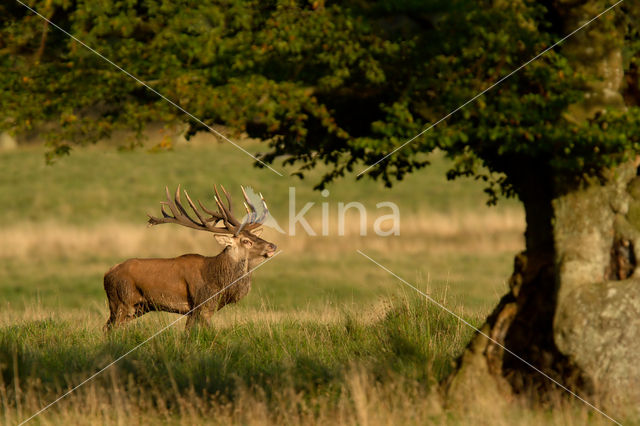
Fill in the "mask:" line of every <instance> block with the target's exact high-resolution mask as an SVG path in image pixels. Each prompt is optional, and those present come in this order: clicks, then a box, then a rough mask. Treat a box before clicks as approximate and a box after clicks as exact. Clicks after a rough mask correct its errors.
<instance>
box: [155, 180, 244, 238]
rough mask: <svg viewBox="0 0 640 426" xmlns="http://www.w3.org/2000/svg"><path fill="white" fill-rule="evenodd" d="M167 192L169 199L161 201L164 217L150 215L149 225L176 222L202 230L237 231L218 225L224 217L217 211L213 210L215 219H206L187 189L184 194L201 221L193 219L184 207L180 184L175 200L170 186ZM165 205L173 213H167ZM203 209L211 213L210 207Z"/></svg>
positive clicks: (226, 232) (215, 231)
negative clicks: (172, 197)
mask: <svg viewBox="0 0 640 426" xmlns="http://www.w3.org/2000/svg"><path fill="white" fill-rule="evenodd" d="M165 193H166V195H167V201H162V202H161V203H160V211H161V212H162V216H163V217H162V218H157V217H154V216H151V215H148V216H149V225H159V224H162V223H175V224H178V225H182V226H186V227H188V228H193V229H199V230H201V231H209V232H213V233H225V234H228V233H232V232H234V231H235V229H229V228H228V227H226V228H218V227H216V226H215V224H216V223H217V222H218V220H220V219H223V218H221V217H220V215H219V214H217V213H214V212H211V213H213V214H212V218H213V219H209V220H207V219H205V218H204V215H203V214H202V213H201V212H200V211H199V210H198V208H197V207H196V205H195V204H194V202H193V200H191V197H189V193H188V192H187V191H184V195H185V196H186V197H187V201H188V203H189V206H190V207H191V209H192V210H193V212H194V213H195V215H196V216H197V218H198V220H199V222H198V221H196V220H195V219H193V218H192V217H191V216H190V215H189V213H188V212H187V210H186V209H185V208H184V206H183V205H182V201H181V200H180V185H178V188H177V189H176V193H175V195H174V199H173V200H172V199H171V194H170V192H169V188H168V187H165ZM199 203H200V202H199ZM165 206H167V207H169V210H170V211H171V214H169V213H167V211H166V210H165V209H164V207H165ZM200 206H201V207H202V203H200ZM203 210H205V211H206V212H207V213H210V211H209V210H208V209H205V208H203ZM211 222H214V223H211Z"/></svg>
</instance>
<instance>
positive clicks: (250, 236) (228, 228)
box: [148, 185, 276, 268]
mask: <svg viewBox="0 0 640 426" xmlns="http://www.w3.org/2000/svg"><path fill="white" fill-rule="evenodd" d="M220 187H221V188H222V192H223V193H224V195H225V197H226V199H227V205H226V206H225V205H224V203H223V202H222V199H221V197H220V194H219V193H218V188H217V187H216V186H215V185H214V187H213V189H214V192H215V196H214V199H215V201H216V205H217V206H218V211H212V210H209V209H208V208H206V207H205V206H204V205H203V204H202V203H201V202H200V201H199V200H198V205H199V206H200V208H201V209H202V211H200V210H198V208H197V207H196V205H195V204H194V203H193V201H192V200H191V198H190V197H189V194H188V193H187V191H184V195H185V197H186V198H187V202H188V203H189V206H190V207H191V210H193V213H194V214H195V216H196V217H195V218H192V217H191V216H190V215H189V213H187V210H186V209H185V208H184V207H183V205H182V201H181V200H180V185H178V188H177V189H176V193H175V196H174V199H173V200H172V199H171V195H170V193H169V188H167V187H165V191H166V194H167V201H165V202H162V203H160V204H161V207H160V210H161V211H162V218H157V217H153V216H151V215H148V216H149V225H159V224H162V223H175V224H178V225H182V226H186V227H188V228H193V229H198V230H200V231H207V232H212V233H213V234H214V237H215V238H216V241H218V243H220V244H222V245H223V246H225V250H228V254H229V256H231V258H232V259H233V260H235V261H237V262H240V261H243V260H246V261H247V265H248V267H249V268H253V267H255V266H256V265H257V264H259V263H260V262H261V261H262V260H264V259H266V258H269V257H271V256H273V255H274V253H275V251H276V245H275V244H272V243H270V242H268V241H265V240H263V239H262V238H260V237H258V236H257V235H256V234H255V232H257V231H258V230H259V228H260V227H261V226H262V222H263V221H264V220H265V218H266V217H267V214H268V213H269V209H268V207H267V203H266V202H265V200H264V198H263V197H262V194H260V199H261V201H262V207H263V211H262V214H261V215H258V212H257V211H256V208H255V206H254V205H253V204H252V203H251V201H250V200H249V197H248V196H247V193H246V192H245V190H244V188H243V187H241V188H242V194H243V195H244V199H245V203H244V206H245V209H246V210H247V218H246V220H245V221H244V222H240V221H239V220H238V219H236V218H235V217H234V216H233V214H232V211H231V196H230V195H229V193H228V192H227V191H226V190H225V189H224V187H223V186H222V185H221V186H220ZM165 207H168V208H169V210H170V212H171V213H167V212H166V211H165ZM207 216H208V217H207Z"/></svg>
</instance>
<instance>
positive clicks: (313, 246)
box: [0, 210, 524, 260]
mask: <svg viewBox="0 0 640 426" xmlns="http://www.w3.org/2000/svg"><path fill="white" fill-rule="evenodd" d="M308 221H309V223H310V225H311V227H312V228H313V229H315V230H320V229H321V226H322V224H321V222H322V220H321V218H319V217H317V216H316V217H310V218H309V220H308ZM400 224H401V227H400V232H401V233H400V236H388V237H378V236H375V234H374V232H373V229H372V228H371V226H370V227H369V229H368V232H367V235H368V236H366V237H362V236H360V224H359V221H358V218H357V217H356V216H355V215H354V216H348V220H347V221H346V226H345V233H344V235H343V236H339V235H337V234H336V232H333V233H330V234H329V235H328V236H319V235H318V236H310V235H308V234H307V233H306V232H304V231H303V230H302V229H298V230H297V232H296V235H295V236H288V235H286V234H279V233H277V232H276V231H274V230H270V229H267V230H265V233H264V238H267V239H269V240H271V241H274V242H277V244H278V246H279V247H280V248H281V249H283V250H287V251H301V250H314V252H316V253H317V254H318V255H319V256H335V253H336V252H340V251H350V252H353V251H355V250H356V249H361V248H365V247H366V248H371V249H376V250H380V251H385V250H398V251H401V252H403V253H406V254H414V253H434V252H437V253H442V252H454V251H455V252H464V253H478V252H486V251H509V252H515V251H517V250H519V249H521V248H522V247H523V237H522V235H523V231H524V217H523V215H522V213H521V212H520V211H516V210H507V211H502V212H499V213H494V212H491V211H488V212H486V213H484V214H477V213H474V214H471V213H469V214H459V215H453V216H452V215H444V214H441V213H428V214H425V215H421V216H417V215H407V216H401V218H400ZM369 225H371V223H370V224H369ZM330 229H332V230H334V231H335V230H336V229H337V225H336V223H330ZM204 234H205V233H202V232H198V231H195V230H190V229H186V228H178V227H175V226H174V227H172V226H158V227H153V228H148V227H146V226H145V224H144V223H141V224H140V225H132V224H123V223H113V222H111V223H102V224H99V225H90V226H82V227H81V226H70V225H61V224H58V223H54V222H48V223H33V222H26V223H17V224H14V225H12V226H10V227H3V228H0V241H2V244H0V259H3V258H4V259H8V258H12V259H23V260H24V259H28V258H33V257H37V258H47V257H48V256H54V257H78V256H112V255H118V256H122V257H123V258H126V257H146V256H171V255H176V254H180V253H187V252H198V253H203V254H207V253H215V252H216V251H217V250H218V246H217V245H216V243H215V242H214V240H213V239H212V238H206V237H205V235H204ZM329 248H330V250H325V249H329Z"/></svg>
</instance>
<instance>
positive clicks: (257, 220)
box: [240, 186, 269, 231]
mask: <svg viewBox="0 0 640 426" xmlns="http://www.w3.org/2000/svg"><path fill="white" fill-rule="evenodd" d="M240 188H242V194H243V195H244V199H245V200H246V202H247V204H248V205H249V206H250V207H251V210H252V211H251V213H250V214H249V217H248V220H247V223H246V225H245V227H244V228H245V229H246V230H247V231H250V230H252V229H256V228H258V227H260V226H262V222H264V220H265V218H266V217H267V215H268V214H269V209H268V207H267V203H266V201H265V200H264V197H263V196H262V193H261V194H260V200H261V201H262V207H263V211H262V215H260V217H258V212H257V211H256V208H255V206H254V205H253V204H252V203H251V201H250V200H249V197H248V196H247V192H246V191H245V189H244V187H243V186H241V187H240Z"/></svg>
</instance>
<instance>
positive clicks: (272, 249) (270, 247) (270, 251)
mask: <svg viewBox="0 0 640 426" xmlns="http://www.w3.org/2000/svg"><path fill="white" fill-rule="evenodd" d="M277 248H278V247H277V246H276V245H275V244H272V243H269V244H267V247H266V248H265V250H264V257H267V258H268V257H271V256H273V255H274V254H275V253H276V249H277Z"/></svg>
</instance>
